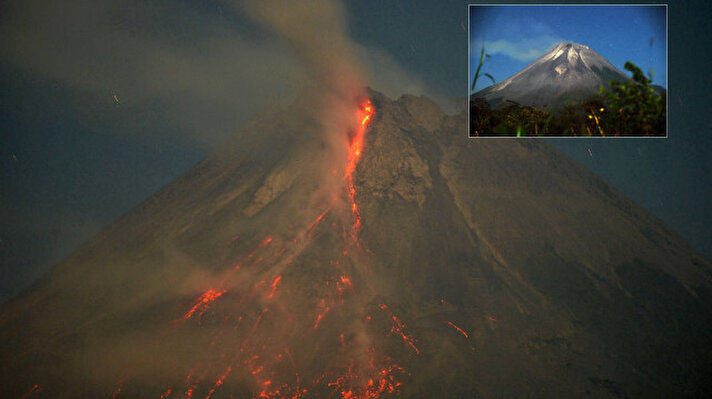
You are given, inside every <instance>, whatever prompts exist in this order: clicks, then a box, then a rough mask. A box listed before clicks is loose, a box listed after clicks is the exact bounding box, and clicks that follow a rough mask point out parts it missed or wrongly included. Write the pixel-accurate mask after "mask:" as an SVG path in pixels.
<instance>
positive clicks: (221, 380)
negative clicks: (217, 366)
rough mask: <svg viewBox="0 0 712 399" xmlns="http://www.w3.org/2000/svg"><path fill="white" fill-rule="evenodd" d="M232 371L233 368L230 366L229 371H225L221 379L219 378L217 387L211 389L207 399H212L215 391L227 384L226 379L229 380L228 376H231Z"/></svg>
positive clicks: (216, 382)
mask: <svg viewBox="0 0 712 399" xmlns="http://www.w3.org/2000/svg"><path fill="white" fill-rule="evenodd" d="M231 371H232V366H228V367H227V370H225V372H224V373H223V375H221V376H220V378H218V380H217V381H215V385H213V387H212V388H211V389H210V391H209V392H208V396H206V397H205V399H210V398H211V397H212V396H213V394H214V393H215V391H216V390H217V389H218V388H220V386H222V384H223V383H225V378H227V375H228V374H230V372H231Z"/></svg>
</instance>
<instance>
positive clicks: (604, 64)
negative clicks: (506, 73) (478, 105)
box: [473, 43, 629, 109]
mask: <svg viewBox="0 0 712 399" xmlns="http://www.w3.org/2000/svg"><path fill="white" fill-rule="evenodd" d="M628 79H629V77H628V76H626V75H625V74H624V73H623V72H621V71H620V70H618V69H617V68H616V67H615V66H613V65H612V64H611V63H610V62H608V61H606V59H605V58H603V57H601V56H600V55H599V54H598V53H597V52H595V51H593V50H592V49H590V48H589V47H588V46H585V45H583V44H575V43H559V44H557V45H555V46H554V47H552V48H551V49H550V50H549V51H548V52H546V54H544V55H542V56H541V57H539V58H538V59H536V60H535V61H534V62H532V63H531V64H530V65H529V66H527V67H526V68H524V69H523V70H522V71H521V72H519V73H517V74H515V75H514V76H511V77H509V78H507V79H505V80H503V81H501V82H499V83H497V84H495V85H492V86H490V87H487V88H485V89H483V90H481V91H479V92H477V93H475V94H473V97H475V98H484V99H485V100H487V102H489V103H490V104H491V105H497V104H500V103H505V102H506V101H507V100H509V101H514V102H516V103H519V104H521V105H531V106H536V107H543V106H547V107H548V108H549V109H556V108H559V107H561V106H563V105H567V104H571V103H576V102H579V101H582V100H585V99H586V98H588V97H590V96H591V95H594V94H596V93H598V88H599V86H601V85H603V86H604V87H606V88H607V87H608V84H609V83H610V82H611V81H612V80H617V81H619V82H625V81H627V80H628Z"/></svg>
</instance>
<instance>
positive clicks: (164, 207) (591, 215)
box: [0, 92, 712, 398]
mask: <svg viewBox="0 0 712 399" xmlns="http://www.w3.org/2000/svg"><path fill="white" fill-rule="evenodd" d="M369 95H370V97H371V99H372V103H373V105H374V106H375V109H376V111H375V114H374V115H373V120H372V121H371V123H370V125H369V128H368V131H367V132H366V135H365V142H364V146H363V149H362V156H361V158H360V161H359V163H358V165H357V167H356V170H355V171H354V175H353V182H352V183H353V188H354V192H353V198H354V204H355V207H356V208H357V209H358V212H356V211H355V210H354V213H352V212H351V209H346V210H345V211H344V209H339V208H337V207H330V206H329V205H328V204H329V202H328V200H327V201H326V202H320V201H318V200H314V198H315V197H314V191H315V190H318V189H319V187H320V185H319V182H320V181H322V179H324V171H323V170H322V167H323V164H322V163H320V162H319V160H320V159H324V155H325V154H324V152H325V151H326V150H325V149H326V148H328V146H326V145H325V144H324V143H323V141H322V139H321V136H320V135H319V134H318V133H317V131H318V130H319V128H318V123H317V122H316V121H315V120H314V119H313V117H312V116H310V115H311V113H310V112H308V111H309V110H310V109H313V108H312V107H311V106H310V105H309V104H308V102H304V101H299V102H297V103H296V104H295V105H294V106H292V107H291V108H289V109H286V110H280V111H278V112H274V113H270V114H266V115H263V116H262V117H260V118H257V119H256V120H255V121H254V122H253V123H252V124H250V125H249V126H247V127H246V128H245V129H243V130H242V131H241V132H239V133H238V134H236V135H235V137H234V138H233V139H232V141H230V142H228V143H226V145H225V146H224V147H223V149H222V150H221V151H220V152H219V153H217V154H215V155H213V156H211V157H210V158H208V159H207V160H206V161H204V162H203V163H201V164H200V165H198V166H197V167H195V168H194V169H193V170H192V171H190V172H189V173H188V174H186V175H185V176H183V177H182V178H180V179H179V180H177V181H176V182H174V183H173V184H171V185H169V186H168V187H167V188H166V189H164V190H163V191H162V192H160V193H158V194H157V195H156V196H154V197H153V198H151V199H149V200H148V201H147V202H146V203H144V204H143V205H141V206H140V207H138V208H136V209H134V210H133V211H131V212H130V213H129V214H127V215H126V216H125V217H124V218H122V219H121V220H120V221H119V222H118V223H116V224H115V225H114V226H112V227H111V228H110V229H108V230H107V231H105V232H104V233H102V234H101V235H99V236H98V237H96V238H95V239H93V240H92V241H91V242H89V243H87V244H86V245H85V246H84V247H82V248H81V249H80V250H79V251H77V252H76V253H75V254H73V255H72V256H71V257H70V258H68V259H67V260H66V261H64V262H63V263H62V264H60V265H59V266H58V267H57V268H56V269H55V270H54V271H53V272H52V273H50V274H49V275H48V276H47V277H46V278H45V279H44V280H43V281H42V282H40V283H39V284H38V285H37V286H36V287H35V288H34V289H33V290H32V291H31V292H28V293H27V294H26V295H24V296H22V297H20V298H18V299H16V300H15V301H13V302H11V303H9V304H6V305H4V306H3V308H2V309H1V310H0V312H1V313H0V358H2V359H3V362H2V364H0V396H2V397H19V396H21V395H23V394H26V393H30V395H31V396H30V397H48V398H49V397H51V398H62V397H67V398H70V397H71V398H75V397H91V398H94V397H112V395H114V396H115V397H117V398H120V397H126V398H129V397H131V398H133V397H156V398H157V397H200V398H205V397H212V398H229V397H289V398H298V397H304V398H309V397H314V398H321V397H343V398H347V397H348V398H352V397H359V398H376V397H384V398H385V397H392V396H397V395H400V396H402V397H408V398H411V397H412V398H416V397H442V398H451V397H452V398H459V397H478V398H480V397H481V398H490V397H492V398H494V397H496V398H500V397H517V398H522V397H537V398H552V397H562V398H569V397H596V398H599V397H600V398H619V397H639V398H645V397H685V396H689V397H694V396H702V395H703V394H704V393H706V392H709V391H710V389H712V381H710V379H709V378H708V377H709V375H710V371H711V370H712V367H711V366H712V365H711V364H710V363H711V360H710V359H712V358H711V357H710V349H711V348H712V336H711V334H712V333H711V331H712V308H711V306H712V305H710V304H711V303H712V291H711V290H710V288H711V287H712V284H711V280H712V275H711V273H710V272H711V270H712V265H711V264H710V262H709V261H708V260H706V259H704V258H702V257H701V256H699V255H698V254H697V253H696V252H695V251H694V250H693V249H692V248H690V247H689V245H687V244H686V243H685V242H684V241H683V240H682V239H681V238H679V237H678V236H677V235H676V234H674V233H673V232H671V231H670V230H669V229H668V228H667V227H665V226H664V225H663V224H662V223H660V222H659V221H658V220H657V219H655V218H654V217H652V216H651V215H650V214H649V213H647V212H645V211H644V210H642V209H641V208H639V207H638V206H636V205H635V204H634V203H632V202H631V201H630V200H628V199H627V198H625V197H624V196H622V195H621V194H620V193H618V192H617V191H616V190H615V189H613V188H612V187H610V186H609V185H608V184H606V183H605V182H603V181H602V180H601V179H599V178H598V177H596V176H595V175H593V174H592V173H590V172H588V171H587V170H585V169H584V168H583V167H582V166H580V165H578V164H575V163H574V162H573V161H571V160H569V159H568V158H566V157H564V156H562V155H561V154H560V153H558V152H557V151H555V150H554V149H553V148H552V147H550V146H549V145H547V144H546V143H544V142H541V141H536V140H532V141H528V140H515V141H513V140H502V141H500V140H487V141H479V140H478V141H474V140H469V139H467V138H466V134H465V121H466V116H465V114H460V115H458V116H455V117H450V116H446V115H445V114H443V113H442V112H441V111H440V110H439V109H438V108H437V106H436V105H434V104H433V103H432V102H431V101H430V100H428V99H426V98H422V97H421V98H416V97H412V96H403V97H401V98H400V99H398V100H397V101H393V100H390V99H388V98H386V97H384V96H382V95H380V94H379V93H376V92H370V94H369ZM349 185H350V184H349V182H348V181H345V182H343V191H341V192H339V193H337V195H338V196H340V198H342V199H344V203H346V204H348V201H347V199H348V198H349V197H350V195H351V194H350V190H349V188H350V187H349ZM325 198H326V197H325ZM344 215H346V217H345V216H344ZM357 217H358V223H356V218H357ZM354 226H356V227H354ZM359 226H360V227H359ZM35 386H37V387H36V388H35Z"/></svg>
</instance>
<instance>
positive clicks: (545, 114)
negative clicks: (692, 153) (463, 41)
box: [470, 48, 666, 137]
mask: <svg viewBox="0 0 712 399" xmlns="http://www.w3.org/2000/svg"><path fill="white" fill-rule="evenodd" d="M483 54H484V48H483ZM482 61H484V56H483V57H482V58H481V62H480V67H481V66H482ZM625 69H626V70H627V71H630V72H631V73H632V75H633V76H632V79H631V80H628V81H627V82H625V83H620V82H618V81H615V80H614V81H611V82H610V89H609V90H606V89H605V88H604V87H603V86H601V87H600V88H599V93H598V94H597V95H594V96H591V97H589V98H588V99H587V100H585V101H582V102H580V103H577V104H572V105H567V106H566V107H563V108H561V109H558V110H552V111H549V110H547V109H545V108H543V109H542V108H537V107H531V106H522V105H520V104H517V103H515V102H512V101H508V102H507V103H506V104H505V105H501V104H500V105H499V106H497V107H496V108H492V107H490V106H489V104H487V102H486V101H485V100H484V99H481V98H471V100H470V135H471V136H517V137H520V136H599V137H601V136H603V137H606V136H665V133H666V131H665V130H666V121H665V106H666V100H665V95H666V94H665V91H664V90H661V93H658V92H656V90H655V88H653V87H651V86H650V83H651V82H652V77H651V75H650V74H649V77H647V78H646V77H645V75H644V74H643V72H642V71H641V70H640V68H638V67H637V66H636V65H635V64H633V63H632V62H627V63H626V64H625ZM479 70H480V68H478V72H479ZM477 76H478V75H477V74H475V80H476V78H477ZM474 83H475V82H473V86H474Z"/></svg>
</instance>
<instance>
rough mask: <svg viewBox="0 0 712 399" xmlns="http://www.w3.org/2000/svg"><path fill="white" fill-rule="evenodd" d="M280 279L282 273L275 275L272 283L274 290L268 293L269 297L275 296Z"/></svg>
mask: <svg viewBox="0 0 712 399" xmlns="http://www.w3.org/2000/svg"><path fill="white" fill-rule="evenodd" d="M280 280H282V276H281V275H279V276H277V277H275V279H274V281H273V282H272V285H271V287H272V291H270V293H269V295H268V297H269V298H270V299H272V298H273V297H274V293H275V292H276V291H277V284H279V282H280Z"/></svg>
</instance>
